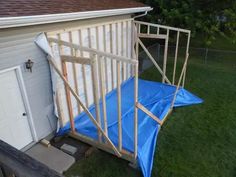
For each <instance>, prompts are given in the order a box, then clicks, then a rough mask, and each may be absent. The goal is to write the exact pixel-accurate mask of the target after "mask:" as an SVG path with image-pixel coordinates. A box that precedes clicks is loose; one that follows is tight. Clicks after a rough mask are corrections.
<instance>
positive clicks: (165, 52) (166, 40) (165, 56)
mask: <svg viewBox="0 0 236 177" xmlns="http://www.w3.org/2000/svg"><path fill="white" fill-rule="evenodd" d="M166 35H167V38H166V39H165V50H164V60H163V66H162V71H163V73H162V83H165V77H166V64H167V55H168V42H169V29H167V32H166Z"/></svg>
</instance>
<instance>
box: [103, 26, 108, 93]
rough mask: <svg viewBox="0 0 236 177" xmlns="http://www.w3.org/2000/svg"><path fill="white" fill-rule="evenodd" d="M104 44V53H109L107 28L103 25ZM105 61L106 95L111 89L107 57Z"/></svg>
mask: <svg viewBox="0 0 236 177" xmlns="http://www.w3.org/2000/svg"><path fill="white" fill-rule="evenodd" d="M103 44H104V46H103V47H104V52H106V51H107V42H106V26H105V25H103ZM104 60H105V73H106V74H105V76H106V93H108V92H109V87H108V70H107V57H105V58H104Z"/></svg>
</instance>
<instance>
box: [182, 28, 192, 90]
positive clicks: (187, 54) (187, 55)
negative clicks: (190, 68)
mask: <svg viewBox="0 0 236 177" xmlns="http://www.w3.org/2000/svg"><path fill="white" fill-rule="evenodd" d="M190 35H191V33H189V34H188V41H187V48H186V54H185V56H186V59H187V60H188V57H189V44H190ZM187 62H188V61H187ZM186 70H187V67H186V69H185V71H184V76H183V83H182V87H184V84H185V78H186Z"/></svg>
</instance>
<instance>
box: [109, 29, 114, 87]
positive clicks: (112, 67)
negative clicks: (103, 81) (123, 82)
mask: <svg viewBox="0 0 236 177" xmlns="http://www.w3.org/2000/svg"><path fill="white" fill-rule="evenodd" d="M109 28H110V51H111V53H112V54H113V53H114V52H113V36H112V24H110V25H109ZM113 70H114V61H113V60H112V59H111V85H112V89H114V88H115V83H114V74H113V73H114V72H113Z"/></svg>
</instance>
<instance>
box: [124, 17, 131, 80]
mask: <svg viewBox="0 0 236 177" xmlns="http://www.w3.org/2000/svg"><path fill="white" fill-rule="evenodd" d="M128 27H129V22H128V21H126V50H125V51H126V57H127V58H129V52H128V48H129V40H128V39H129V30H128ZM129 67H130V65H129V64H126V75H127V78H126V79H128V78H129V77H130V73H129Z"/></svg>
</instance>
